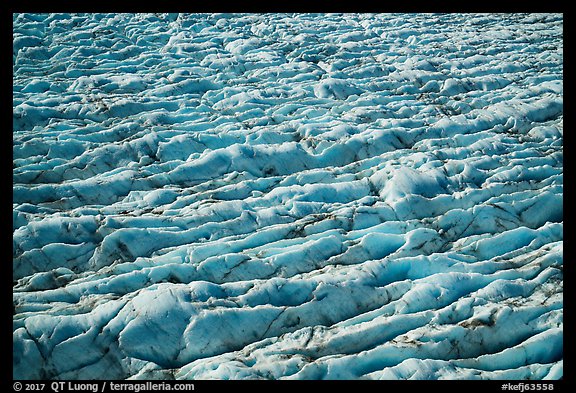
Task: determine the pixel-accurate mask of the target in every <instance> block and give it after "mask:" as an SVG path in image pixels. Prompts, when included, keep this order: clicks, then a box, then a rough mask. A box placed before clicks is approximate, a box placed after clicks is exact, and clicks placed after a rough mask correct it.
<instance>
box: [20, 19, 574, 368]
mask: <svg viewBox="0 0 576 393" xmlns="http://www.w3.org/2000/svg"><path fill="white" fill-rule="evenodd" d="M13 26H14V27H13V70H14V71H13V195H12V197H13V282H14V285H13V303H14V315H13V343H14V353H13V376H14V378H16V379H126V378H131V379H158V378H159V379H171V378H176V379H359V378H364V379H528V378H530V379H558V378H560V377H562V375H563V344H562V341H563V340H562V338H563V322H562V319H563V273H562V266H563V163H562V162H563V79H562V73H563V38H562V30H563V17H562V15H557V14H480V15H475V14H464V15H460V14H445V15H436V14H434V15H430V14H427V15H420V14H411V15H404V14H295V15H292V14H291V15H286V14H198V15H184V14H161V15H157V14H89V15H69V14H14V15H13Z"/></svg>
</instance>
